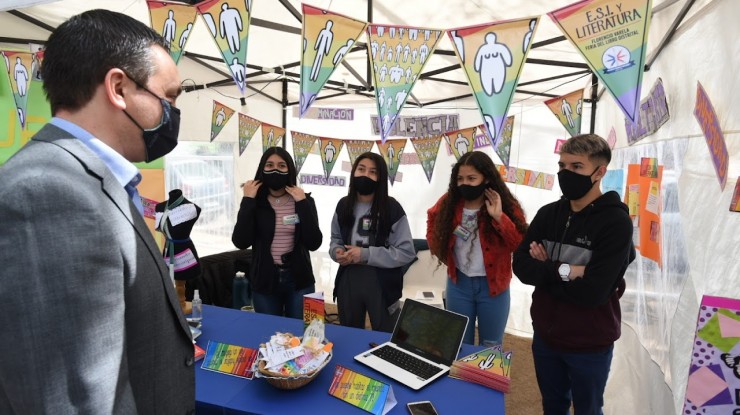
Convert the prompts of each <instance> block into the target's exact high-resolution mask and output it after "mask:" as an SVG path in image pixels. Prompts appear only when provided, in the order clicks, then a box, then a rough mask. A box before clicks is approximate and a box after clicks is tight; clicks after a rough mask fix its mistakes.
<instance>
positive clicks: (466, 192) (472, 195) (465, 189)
mask: <svg viewBox="0 0 740 415" xmlns="http://www.w3.org/2000/svg"><path fill="white" fill-rule="evenodd" d="M486 187H488V183H481V184H479V185H477V186H471V185H469V184H462V185H460V186H457V188H458V189H459V190H460V195H461V196H462V197H463V199H465V200H475V199H477V198H479V197H480V196H481V195H482V194H483V192H485V191H486Z"/></svg>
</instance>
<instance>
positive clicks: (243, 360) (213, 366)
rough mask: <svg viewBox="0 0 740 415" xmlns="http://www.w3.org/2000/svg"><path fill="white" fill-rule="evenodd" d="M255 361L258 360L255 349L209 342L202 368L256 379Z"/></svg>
mask: <svg viewBox="0 0 740 415" xmlns="http://www.w3.org/2000/svg"><path fill="white" fill-rule="evenodd" d="M255 359H257V350H255V349H250V348H248V347H242V346H235V345H233V344H226V343H219V342H212V341H209V342H208V346H207V347H206V356H205V358H203V365H202V366H201V368H202V369H206V370H212V371H214V372H221V373H225V374H227V375H232V376H237V377H240V378H247V379H252V378H253V377H254V372H253V371H252V366H253V365H254V361H255Z"/></svg>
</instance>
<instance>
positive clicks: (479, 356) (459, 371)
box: [450, 345, 511, 393]
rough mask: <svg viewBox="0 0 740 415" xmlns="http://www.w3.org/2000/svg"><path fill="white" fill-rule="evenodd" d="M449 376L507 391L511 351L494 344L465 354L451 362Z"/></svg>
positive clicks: (509, 380)
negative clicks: (505, 350)
mask: <svg viewBox="0 0 740 415" xmlns="http://www.w3.org/2000/svg"><path fill="white" fill-rule="evenodd" d="M450 377H453V378H456V379H462V380H466V381H468V382H473V383H478V384H480V385H483V386H486V387H489V388H491V389H496V390H498V391H501V392H504V393H508V392H509V383H510V382H511V352H504V351H503V349H502V346H501V345H496V346H493V347H489V348H487V349H483V350H481V351H478V352H476V353H473V354H471V355H468V356H465V357H463V358H462V359H459V360H456V361H455V362H454V363H453V364H452V368H450Z"/></svg>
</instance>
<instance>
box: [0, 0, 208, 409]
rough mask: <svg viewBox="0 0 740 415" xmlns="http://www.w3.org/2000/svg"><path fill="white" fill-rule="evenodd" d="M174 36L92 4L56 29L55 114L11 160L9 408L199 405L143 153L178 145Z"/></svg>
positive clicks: (2, 373)
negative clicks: (142, 169) (148, 195)
mask: <svg viewBox="0 0 740 415" xmlns="http://www.w3.org/2000/svg"><path fill="white" fill-rule="evenodd" d="M164 45H165V43H164V40H163V39H162V38H161V37H160V36H159V35H157V34H156V33H155V32H154V31H152V30H151V29H149V28H148V27H146V26H145V25H144V24H142V23H140V22H138V21H136V20H134V19H132V18H131V17H128V16H126V15H123V14H119V13H114V12H110V11H105V10H92V11H89V12H85V13H83V14H81V15H78V16H75V17H73V18H71V19H70V20H68V21H67V22H65V23H63V24H62V25H61V26H59V28H57V29H56V30H55V31H54V32H53V33H52V34H51V36H50V37H49V40H48V42H47V43H46V51H45V56H44V62H43V67H42V72H41V73H42V76H43V79H44V90H45V92H46V95H47V97H48V99H49V102H50V104H51V109H52V114H53V115H54V118H53V119H52V121H51V122H50V123H49V124H48V125H46V126H44V127H43V128H42V129H41V130H40V131H39V132H38V133H37V134H36V135H35V136H34V137H33V138H32V139H31V141H30V142H29V143H28V144H27V145H26V146H24V147H23V148H22V149H21V150H20V151H19V152H18V153H17V154H15V155H14V156H13V157H12V158H11V159H10V160H8V162H7V163H6V164H5V165H3V166H2V167H0V178H1V180H0V218H2V227H1V228H0V264H2V265H1V266H2V268H0V269H1V270H0V327H1V328H2V334H3V339H4V340H3V341H2V342H0V356H2V361H3V363H2V365H0V413H2V414H40V413H48V414H62V413H84V414H134V413H140V414H154V413H158V414H159V413H167V414H185V413H192V412H194V407H195V381H194V369H193V344H192V341H191V335H190V330H189V328H188V325H187V322H186V321H185V318H184V316H183V314H182V312H181V310H180V306H179V304H178V301H177V298H176V295H175V291H174V288H173V282H172V281H171V280H170V278H169V276H168V273H167V269H166V267H165V264H164V262H163V259H162V256H161V254H160V253H159V249H158V248H157V245H156V243H155V242H154V239H153V237H152V235H151V233H150V231H149V229H148V228H147V226H146V224H145V222H144V218H143V217H142V213H141V200H140V199H139V196H138V193H137V191H136V184H138V182H139V181H140V180H141V175H140V173H139V172H138V170H137V168H136V167H135V166H134V165H133V164H132V162H138V161H144V160H146V161H151V160H153V159H156V158H159V157H161V156H163V155H164V154H166V153H167V152H169V151H171V150H172V148H174V147H175V145H177V133H178V130H179V110H177V109H176V108H174V105H175V100H176V98H177V96H178V95H179V94H180V91H181V88H180V79H179V76H178V73H177V67H176V66H175V63H174V62H173V61H172V59H171V58H170V56H169V54H168V53H167V51H166V50H165V48H164Z"/></svg>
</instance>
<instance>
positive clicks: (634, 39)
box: [548, 0, 652, 123]
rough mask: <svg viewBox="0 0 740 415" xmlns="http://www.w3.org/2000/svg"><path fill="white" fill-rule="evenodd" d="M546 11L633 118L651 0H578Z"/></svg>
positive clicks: (640, 78) (640, 85)
mask: <svg viewBox="0 0 740 415" xmlns="http://www.w3.org/2000/svg"><path fill="white" fill-rule="evenodd" d="M548 15H549V16H550V18H551V19H552V20H553V21H554V22H555V24H556V25H557V26H558V27H560V30H561V31H562V32H563V34H564V35H565V37H567V38H568V39H569V40H570V41H571V42H572V43H573V45H574V46H575V47H576V49H578V51H579V52H581V55H583V57H584V58H585V59H586V63H587V64H588V66H589V67H590V68H591V70H592V71H593V72H594V73H595V74H596V76H598V77H599V79H601V81H602V82H604V85H605V86H606V88H607V89H608V90H609V92H610V93H611V94H612V96H613V97H614V99H615V100H616V101H617V104H618V105H619V107H620V108H621V109H622V111H623V112H624V115H625V116H627V118H629V119H630V121H632V122H633V123H635V122H637V118H638V117H639V115H640V111H639V104H640V89H641V88H642V74H643V69H644V67H645V51H646V49H647V47H646V46H647V45H646V43H647V36H648V32H649V29H650V19H651V15H652V0H582V1H579V2H576V3H573V4H571V5H569V6H565V7H563V8H560V9H557V10H555V11H552V12H550V13H548Z"/></svg>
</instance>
